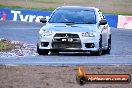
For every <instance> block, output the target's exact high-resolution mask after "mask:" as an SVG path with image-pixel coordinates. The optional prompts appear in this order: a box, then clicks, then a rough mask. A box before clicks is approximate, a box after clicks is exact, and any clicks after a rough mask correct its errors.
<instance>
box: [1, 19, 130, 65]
mask: <svg viewBox="0 0 132 88" xmlns="http://www.w3.org/2000/svg"><path fill="white" fill-rule="evenodd" d="M43 25H44V24H42V23H28V22H12V21H0V38H6V39H9V40H15V41H22V42H25V43H29V44H35V45H36V43H37V39H38V31H39V29H40V28H41V27H42V26H43ZM0 64H31V65H32V64H33V65H81V64H88V65H114V64H118V65H120V64H125V65H128V64H129V65H131V64H132V30H125V29H120V30H119V29H112V50H111V54H110V55H108V54H105V55H102V56H90V55H89V54H84V53H81V54H79V53H61V54H60V55H47V56H39V55H37V56H24V57H11V58H2V57H0Z"/></svg>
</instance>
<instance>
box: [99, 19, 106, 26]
mask: <svg viewBox="0 0 132 88" xmlns="http://www.w3.org/2000/svg"><path fill="white" fill-rule="evenodd" d="M99 24H100V25H105V24H107V21H106V20H104V19H103V20H101V21H100V22H99Z"/></svg>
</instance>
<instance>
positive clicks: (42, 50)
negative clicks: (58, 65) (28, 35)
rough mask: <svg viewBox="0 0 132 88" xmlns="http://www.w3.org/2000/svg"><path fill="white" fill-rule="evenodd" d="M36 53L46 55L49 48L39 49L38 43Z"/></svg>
mask: <svg viewBox="0 0 132 88" xmlns="http://www.w3.org/2000/svg"><path fill="white" fill-rule="evenodd" d="M37 53H38V54H39V55H48V53H49V50H44V49H39V46H38V44H37Z"/></svg>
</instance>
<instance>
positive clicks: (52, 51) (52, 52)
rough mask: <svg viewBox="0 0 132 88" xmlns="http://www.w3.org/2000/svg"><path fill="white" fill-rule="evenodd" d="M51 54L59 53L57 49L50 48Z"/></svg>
mask: <svg viewBox="0 0 132 88" xmlns="http://www.w3.org/2000/svg"><path fill="white" fill-rule="evenodd" d="M51 54H54V55H59V51H57V50H51Z"/></svg>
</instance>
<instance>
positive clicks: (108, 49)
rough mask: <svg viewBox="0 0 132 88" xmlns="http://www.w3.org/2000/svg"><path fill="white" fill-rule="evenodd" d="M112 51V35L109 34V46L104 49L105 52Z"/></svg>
mask: <svg viewBox="0 0 132 88" xmlns="http://www.w3.org/2000/svg"><path fill="white" fill-rule="evenodd" d="M110 51H111V35H110V36H109V39H108V47H107V49H106V50H104V53H105V54H110Z"/></svg>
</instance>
